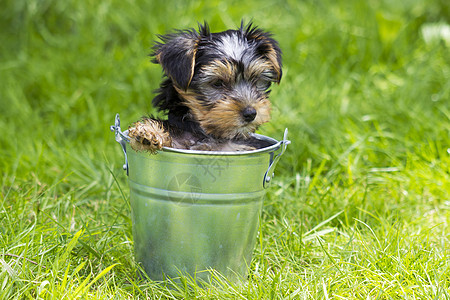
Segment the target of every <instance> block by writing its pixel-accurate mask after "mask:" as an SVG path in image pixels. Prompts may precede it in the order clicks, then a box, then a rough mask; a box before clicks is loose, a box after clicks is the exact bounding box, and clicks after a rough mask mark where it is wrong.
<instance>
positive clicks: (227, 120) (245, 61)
mask: <svg viewBox="0 0 450 300" xmlns="http://www.w3.org/2000/svg"><path fill="white" fill-rule="evenodd" d="M160 39H161V42H158V43H156V45H155V46H154V53H153V54H152V55H153V57H154V62H155V63H159V64H160V65H161V66H162V68H163V70H164V73H165V75H166V76H167V79H166V81H165V82H163V83H162V84H161V88H160V90H159V91H160V95H158V96H157V97H156V98H155V99H154V102H153V103H154V105H155V106H156V107H157V108H158V109H159V110H163V111H168V112H169V119H170V114H172V115H178V116H182V118H183V119H188V120H190V121H194V122H196V123H198V125H199V126H200V128H201V129H202V130H203V132H204V133H206V134H208V135H211V136H214V137H216V138H225V139H230V138H235V137H237V138H242V137H244V138H245V137H247V136H248V134H249V133H250V132H254V131H255V130H256V128H258V126H259V125H261V124H263V123H265V122H268V121H269V120H270V102H269V100H268V95H269V93H270V86H271V84H272V83H273V82H275V83H279V82H280V80H281V76H282V70H281V67H282V64H281V50H280V48H279V46H278V43H277V42H276V41H275V40H274V39H273V38H272V35H271V34H270V33H268V32H264V31H262V30H260V29H258V28H257V27H254V26H253V25H252V24H251V23H250V24H249V25H247V26H243V24H241V27H240V28H239V29H237V30H227V31H223V32H218V33H211V32H210V30H209V27H208V25H207V24H206V23H205V24H204V25H200V26H199V30H198V31H195V30H185V31H176V32H175V33H172V34H168V35H163V36H160Z"/></svg>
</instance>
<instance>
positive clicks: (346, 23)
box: [0, 0, 450, 299]
mask: <svg viewBox="0 0 450 300" xmlns="http://www.w3.org/2000/svg"><path fill="white" fill-rule="evenodd" d="M3 2H4V3H3V4H2V10H1V12H0V22H1V23H0V25H1V28H2V30H1V32H0V40H1V41H2V42H1V43H0V78H1V80H0V99H1V100H0V111H1V116H2V117H1V118H0V130H1V132H2V134H1V135H0V146H1V147H0V157H1V160H0V169H1V170H2V177H1V190H0V204H1V206H0V266H1V267H0V299H30V298H31V299H146V298H156V299H161V298H163V299H178V298H201V299H218V298H220V299H226V298H230V299H240V298H244V299H246V298H248V299H450V279H449V278H450V277H449V274H450V250H449V244H450V241H449V239H450V230H449V222H450V197H449V195H450V192H449V191H450V174H449V166H450V148H449V147H450V120H449V119H450V109H449V107H450V106H449V99H450V51H449V47H450V41H449V39H448V36H447V37H446V38H445V35H442V34H441V35H439V32H438V31H436V30H434V31H433V30H431V31H432V32H434V35H433V34H430V31H429V30H426V29H427V28H428V29H429V28H437V27H436V26H437V25H439V24H441V25H442V24H444V25H445V24H447V26H448V24H449V23H450V6H449V4H448V3H447V2H448V1H445V0H430V1H418V0H409V1H403V2H399V1H397V2H395V3H394V2H392V3H391V2H389V1H357V0H352V1H325V0H324V1H278V2H271V1H255V0H249V1H245V2H243V3H242V2H241V1H239V2H238V1H226V2H225V1H216V0H213V1H208V2H205V3H200V2H194V1H184V2H178V1H173V0H167V1H164V2H161V1H112V0H110V1H87V0H82V1H71V0H69V1H54V0H42V1H37V0H30V1H21V0H20V1H18V0H16V1H12V0H7V1H6V2H5V1H3ZM241 18H243V19H245V20H251V19H252V20H253V21H254V23H256V24H258V25H260V26H261V27H263V28H265V29H269V30H271V31H272V32H273V33H274V34H275V36H276V38H277V39H278V40H279V42H280V45H281V47H282V49H283V52H284V76H283V80H282V82H281V84H280V86H277V87H274V88H273V93H272V102H273V106H274V109H273V120H272V122H271V123H270V124H267V125H265V126H263V127H262V128H261V130H260V133H262V134H265V135H269V136H274V137H276V138H281V135H282V132H283V129H284V128H285V127H288V128H289V132H290V136H289V138H290V139H291V140H292V144H291V145H290V146H289V147H288V150H287V152H286V153H285V155H284V156H283V158H282V159H281V161H280V163H279V164H278V166H277V170H276V177H275V180H274V184H273V185H272V187H271V188H270V189H269V190H268V194H267V198H266V201H265V205H264V209H263V213H262V217H261V220H262V222H261V228H260V232H259V235H258V241H257V244H256V247H255V251H254V255H253V260H252V263H251V266H250V268H249V272H250V276H249V279H248V281H243V282H241V283H236V284H226V280H225V279H224V278H222V277H220V275H217V276H216V281H217V284H215V285H206V287H203V288H201V287H199V286H198V285H196V284H195V283H194V282H193V281H192V280H191V279H190V278H188V277H183V278H182V281H183V284H182V285H180V286H172V285H170V284H161V283H157V282H152V281H146V280H140V279H139V278H137V277H136V275H135V274H136V270H137V266H136V264H135V262H134V258H133V239H132V234H131V220H130V208H129V204H128V187H127V183H126V176H125V174H124V172H123V170H121V164H122V160H123V157H122V154H121V151H120V148H119V146H118V145H117V143H116V142H115V141H114V139H113V135H112V133H111V132H110V131H109V125H111V124H112V123H113V119H114V115H115V114H116V113H118V112H119V113H120V114H121V117H122V123H123V124H129V123H131V122H133V121H135V120H137V119H138V118H139V117H140V116H141V115H143V114H147V113H150V112H152V108H151V106H150V100H151V97H152V96H151V91H152V90H153V89H155V88H156V87H157V86H158V83H159V80H160V77H161V70H160V68H159V67H158V66H155V65H152V64H151V63H150V62H149V59H148V57H146V55H147V53H148V52H149V48H150V46H151V40H153V39H154V38H155V34H158V33H164V32H166V31H167V30H170V29H171V28H186V27H195V26H196V22H197V21H200V22H202V21H203V20H207V21H208V22H209V23H210V25H211V27H212V28H213V29H214V30H217V31H219V30H224V29H226V28H229V27H232V28H233V27H236V26H238V25H239V23H240V20H241Z"/></svg>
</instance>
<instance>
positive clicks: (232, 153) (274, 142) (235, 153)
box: [119, 130, 285, 156]
mask: <svg viewBox="0 0 450 300" xmlns="http://www.w3.org/2000/svg"><path fill="white" fill-rule="evenodd" d="M119 134H120V135H122V138H124V139H125V140H126V141H127V143H129V139H130V137H129V136H128V130H125V131H123V132H119ZM250 135H251V137H253V138H255V139H257V140H260V141H265V142H268V143H271V145H270V146H267V147H264V148H259V149H255V150H247V151H209V150H189V149H178V148H172V147H162V149H161V150H159V151H162V152H172V153H180V154H189V155H192V154H194V155H221V156H223V155H226V156H243V155H251V154H259V153H267V152H274V151H277V150H278V149H280V147H281V145H282V144H283V143H285V140H281V141H278V140H276V139H274V138H272V137H269V136H265V135H262V134H258V133H251V134H250Z"/></svg>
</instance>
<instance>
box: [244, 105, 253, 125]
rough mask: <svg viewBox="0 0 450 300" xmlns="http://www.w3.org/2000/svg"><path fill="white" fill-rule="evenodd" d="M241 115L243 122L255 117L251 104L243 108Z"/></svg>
mask: <svg viewBox="0 0 450 300" xmlns="http://www.w3.org/2000/svg"><path fill="white" fill-rule="evenodd" d="M242 117H243V118H244V121H245V122H251V121H253V120H254V119H255V118H256V109H254V108H253V107H251V106H248V107H246V108H244V110H243V111H242Z"/></svg>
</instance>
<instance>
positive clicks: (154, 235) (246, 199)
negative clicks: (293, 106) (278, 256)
mask: <svg viewBox="0 0 450 300" xmlns="http://www.w3.org/2000/svg"><path fill="white" fill-rule="evenodd" d="M111 130H113V131H114V132H115V137H116V141H117V142H119V143H120V144H121V146H122V149H123V151H124V154H125V165H124V169H125V170H126V171H127V174H128V183H129V187H130V202H131V209H132V220H133V238H134V249H135V255H136V261H138V262H139V263H141V264H142V267H143V269H144V270H145V272H146V273H147V275H148V276H149V277H150V278H151V279H152V280H165V279H166V278H168V277H169V278H176V277H178V276H179V275H180V274H188V275H190V276H192V278H196V279H202V280H208V279H209V275H210V272H209V271H210V270H215V271H218V272H219V273H221V274H222V275H223V276H225V277H226V278H227V279H229V280H234V279H236V278H243V277H245V276H246V275H247V268H248V266H249V264H250V261H251V257H252V252H253V249H254V245H255V241H256V234H257V231H258V227H259V217H260V215H261V210H262V205H263V197H264V194H265V191H264V188H266V187H267V186H268V184H269V183H270V181H271V179H272V177H273V171H274V169H275V165H276V163H277V162H278V160H279V159H280V157H281V155H282V154H283V152H284V151H285V149H286V147H287V145H288V144H289V141H288V140H286V135H287V130H286V131H285V136H284V139H283V140H282V141H276V140H275V139H272V138H269V137H266V136H262V135H255V137H256V138H258V139H262V140H265V141H267V142H270V146H269V147H266V148H262V149H258V150H254V151H245V152H212V151H193V150H180V149H173V148H163V150H162V151H159V152H158V153H157V154H156V155H151V154H149V153H146V152H136V151H134V150H132V149H131V147H130V146H129V143H128V136H127V131H125V132H121V130H120V120H119V115H117V116H116V121H115V126H111ZM276 152H277V153H276Z"/></svg>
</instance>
